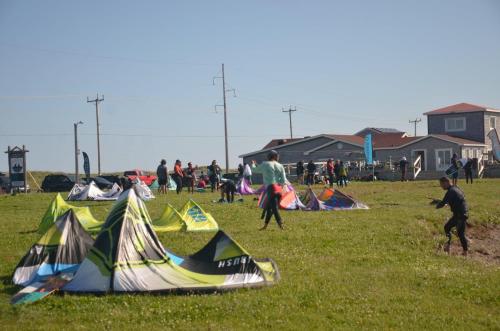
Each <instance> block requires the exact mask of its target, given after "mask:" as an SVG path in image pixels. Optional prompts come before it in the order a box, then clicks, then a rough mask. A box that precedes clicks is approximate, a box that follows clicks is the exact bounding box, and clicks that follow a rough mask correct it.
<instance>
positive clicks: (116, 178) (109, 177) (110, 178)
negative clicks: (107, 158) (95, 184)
mask: <svg viewBox="0 0 500 331" xmlns="http://www.w3.org/2000/svg"><path fill="white" fill-rule="evenodd" d="M99 177H101V178H104V179H106V180H108V181H110V182H111V183H116V184H118V185H120V184H121V179H120V176H117V175H101V176H99Z"/></svg>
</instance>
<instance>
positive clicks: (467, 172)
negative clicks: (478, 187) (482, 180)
mask: <svg viewBox="0 0 500 331" xmlns="http://www.w3.org/2000/svg"><path fill="white" fill-rule="evenodd" d="M469 179H470V183H471V184H472V170H465V182H466V183H467V184H469Z"/></svg>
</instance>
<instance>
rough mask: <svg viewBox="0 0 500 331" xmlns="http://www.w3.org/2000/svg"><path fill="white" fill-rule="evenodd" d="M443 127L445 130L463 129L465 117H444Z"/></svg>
mask: <svg viewBox="0 0 500 331" xmlns="http://www.w3.org/2000/svg"><path fill="white" fill-rule="evenodd" d="M444 127H445V131H447V132H454V131H465V117H452V118H445V120H444Z"/></svg>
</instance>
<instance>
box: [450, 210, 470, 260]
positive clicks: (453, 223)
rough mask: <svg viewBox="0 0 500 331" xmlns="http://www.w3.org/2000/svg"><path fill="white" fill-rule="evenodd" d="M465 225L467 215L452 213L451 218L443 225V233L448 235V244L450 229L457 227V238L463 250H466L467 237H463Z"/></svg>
mask: <svg viewBox="0 0 500 331" xmlns="http://www.w3.org/2000/svg"><path fill="white" fill-rule="evenodd" d="M466 225H467V216H465V215H453V217H452V218H450V219H449V220H448V222H446V224H445V225H444V233H445V234H446V237H448V244H450V243H451V229H453V228H454V227H456V228H457V234H458V238H459V239H460V243H461V244H462V248H463V250H464V251H466V250H468V244H467V238H466V237H465V227H466Z"/></svg>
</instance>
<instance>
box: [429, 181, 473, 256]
mask: <svg viewBox="0 0 500 331" xmlns="http://www.w3.org/2000/svg"><path fill="white" fill-rule="evenodd" d="M439 185H440V186H441V188H442V189H443V190H445V191H446V194H445V195H444V198H443V200H441V201H440V202H439V203H438V204H437V205H436V208H437V209H439V208H443V207H444V206H446V205H449V206H450V209H451V212H452V213H453V216H452V217H451V218H450V219H449V220H448V222H446V224H445V225H444V233H445V234H446V237H447V238H448V242H447V243H446V244H445V246H444V251H445V252H447V253H449V252H450V245H451V229H453V228H456V229H457V234H458V238H459V239H460V243H461V244H462V255H464V256H467V252H468V250H469V247H468V241H467V237H466V236H465V229H466V226H467V219H468V218H469V209H468V207H467V202H466V201H465V195H464V192H462V191H461V190H460V189H459V188H458V187H457V186H455V185H452V184H451V182H450V179H449V178H448V177H441V178H440V179H439Z"/></svg>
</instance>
